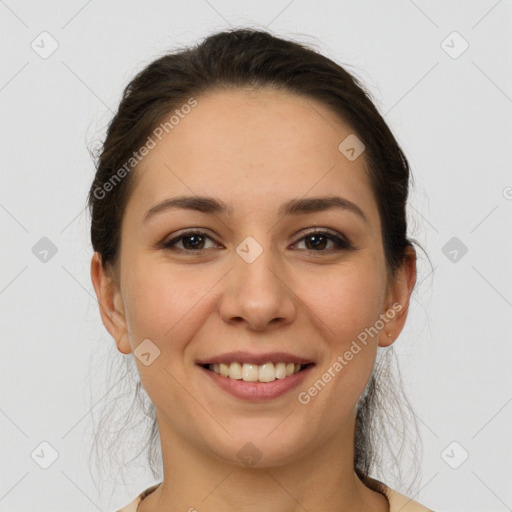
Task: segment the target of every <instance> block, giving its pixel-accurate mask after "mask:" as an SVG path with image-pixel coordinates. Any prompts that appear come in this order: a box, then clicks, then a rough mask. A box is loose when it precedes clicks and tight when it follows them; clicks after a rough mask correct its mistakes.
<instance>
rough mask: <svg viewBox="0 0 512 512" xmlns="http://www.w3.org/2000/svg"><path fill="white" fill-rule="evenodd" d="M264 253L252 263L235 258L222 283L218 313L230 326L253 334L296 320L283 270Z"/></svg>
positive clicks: (290, 291) (290, 293) (264, 251)
mask: <svg viewBox="0 0 512 512" xmlns="http://www.w3.org/2000/svg"><path fill="white" fill-rule="evenodd" d="M279 268H280V266H279V265H278V263H277V261H276V260H275V259H273V258H272V251H271V250H270V249H264V250H263V252H262V253H261V254H260V255H259V256H258V257H257V258H256V259H255V260H254V261H252V262H251V263H248V262H247V261H245V260H244V259H243V258H242V257H240V256H239V255H238V254H235V255H234V268H233V269H232V270H231V271H230V272H229V273H228V275H227V276H226V279H225V288H224V290H223V293H222V295H221V298H220V305H219V311H220V315H221V317H222V319H223V320H224V321H225V322H227V323H229V324H233V325H236V324H242V323H245V324H247V327H248V328H249V329H250V330H252V331H265V330H268V329H274V328H279V327H281V328H282V327H283V326H285V325H289V324H290V323H292V322H293V321H294V319H295V316H296V302H297V301H296V300H295V297H294V294H293V291H292V289H291V287H290V285H289V283H287V279H286V276H285V275H284V272H283V270H282V269H281V271H280V270H279Z"/></svg>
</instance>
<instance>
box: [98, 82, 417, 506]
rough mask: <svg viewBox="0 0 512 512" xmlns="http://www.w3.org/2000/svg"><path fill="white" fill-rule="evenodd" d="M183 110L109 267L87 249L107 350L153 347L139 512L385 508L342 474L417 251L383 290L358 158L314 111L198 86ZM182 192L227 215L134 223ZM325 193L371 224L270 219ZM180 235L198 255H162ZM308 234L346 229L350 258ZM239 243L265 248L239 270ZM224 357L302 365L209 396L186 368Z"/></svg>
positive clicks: (264, 94) (338, 129)
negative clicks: (189, 233) (157, 479)
mask: <svg viewBox="0 0 512 512" xmlns="http://www.w3.org/2000/svg"><path fill="white" fill-rule="evenodd" d="M197 100H198V105H197V106H196V107H195V108H194V109H192V111H191V112H190V114H188V115H187V116H186V117H185V118H184V119H182V120H181V121H180V123H179V124H178V125H176V126H175V127H174V129H173V130H172V131H170V132H169V133H168V134H166V135H165V136H164V138H163V139H162V141H161V142H160V143H158V144H157V146H156V147H155V148H154V149H152V150H151V151H150V153H149V154H148V155H147V156H146V157H145V158H144V160H143V161H142V162H141V163H140V164H139V166H138V167H137V169H136V170H135V171H134V173H135V174H134V176H133V177H134V178H135V179H136V183H135V188H134V192H133V194H132V195H131V197H130V199H129V201H128V204H127V207H126V211H125V213H124V217H123V222H122V230H121V249H120V267H119V269H118V273H117V274H116V273H115V272H109V271H108V269H104V268H103V266H102V264H101V258H100V256H99V254H98V253H95V254H94V256H93V258H92V262H91V277H92V282H93V285H94V289H95V291H96V295H97V297H98V301H99V304H100V313H101V317H102V320H103V323H104V325H105V327H106V328H107V330H108V331H109V333H110V334H111V335H112V337H113V338H114V339H115V341H116V344H117V347H118V350H119V351H120V352H122V353H124V354H128V353H130V352H132V351H134V350H135V348H136V347H137V346H138V344H139V343H141V342H142V340H145V339H150V340H151V342H152V343H153V344H154V345H156V346H157V347H158V349H159V350H160V355H159V357H157V358H156V359H154V361H153V362H152V363H151V364H150V365H148V366H145V365H144V364H142V362H141V361H140V360H139V359H138V358H137V357H136V358H135V361H136V364H137V368H138V371H139V374H140V378H141V381H142V384H143V386H144V388H145V390H146V392H147V393H148V395H149V397H150V398H151V400H152V402H153V404H154V406H155V409H156V413H157V421H158V427H159V431H160V437H161V442H162V456H163V462H164V480H163V484H162V485H160V486H159V487H158V488H157V490H156V491H154V492H153V493H152V494H150V495H149V496H148V497H147V498H146V499H144V500H143V501H142V502H141V504H140V506H139V509H138V510H139V512H150V511H156V510H166V511H178V510H180V511H184V510H189V509H190V508H191V507H194V508H195V509H197V510H201V511H205V512H207V511H212V512H213V511H219V510H223V511H227V512H229V511H235V510H237V511H238V510H244V511H247V512H256V511H260V510H261V508H262V504H263V503H264V504H265V507H264V508H265V510H266V511H267V512H299V511H303V510H304V509H305V510H310V511H311V510H322V511H325V512H328V511H332V512H335V511H336V512H340V511H347V512H348V511H350V512H354V511H366V512H368V511H374V512H377V511H379V512H384V511H386V510H388V504H387V501H386V499H385V498H384V497H383V496H382V495H381V494H379V493H377V492H375V491H373V490H371V489H369V488H367V487H366V486H365V485H364V484H363V483H362V482H361V481H360V480H359V479H358V478H357V476H356V474H355V472H354V468H353V454H354V446H353V435H354V427H355V406H356V404H357V401H358V399H359V397H360V395H361V394H362V392H363V390H364V389H365V386H366V384H367V382H368V379H369V377H370V374H371V370H372V368H373V366H374V363H375V357H376V352H377V347H378V346H379V345H380V346H382V347H384V346H388V345H390V344H391V343H393V341H394V340H395V339H396V338H397V336H398V335H399V333H400V332H401V330H402V328H403V325H404V323H405V320H406V316H407V309H408V305H409V300H410V294H411V291H412V289H413V287H414V284H415V281H416V255H415V252H414V249H412V248H411V249H410V250H409V251H408V253H407V257H406V259H405V262H404V264H403V266H402V268H401V269H399V271H398V273H397V274H396V278H395V279H394V280H393V281H390V280H388V274H387V272H386V266H385V259H384V251H383V246H382V238H381V224H380V218H379V213H378V209H377V203H376V200H375V197H374V195H373V192H372V190H371V188H370V182H369V181H368V178H367V176H366V172H365V169H364V165H365V160H364V153H363V154H362V155H361V156H360V157H359V158H357V159H356V160H354V161H349V160H348V159H347V158H346V157H345V156H344V155H343V154H342V153H341V152H340V151H339V150H338V145H339V144H340V142H341V141H342V140H344V139H345V138H346V137H347V136H348V135H349V134H351V133H353V130H351V128H350V127H349V126H348V125H347V124H345V123H343V122H342V121H341V120H340V119H339V118H338V116H337V115H336V114H334V113H333V112H332V111H330V110H329V109H328V108H327V107H325V106H323V105H322V104H320V103H318V102H316V101H313V100H310V99H306V98H303V97H300V96H296V95H293V94H290V93H288V92H283V91H276V90H258V91H250V90H245V89H244V90H242V89H237V90H231V91H210V92H209V93H207V94H206V95H203V96H201V97H198V98H197ZM182 194H183V195H208V196H214V197H216V198H219V199H221V200H222V201H224V202H225V203H227V204H228V205H229V207H230V210H231V211H230V213H229V215H223V214H207V213H201V212H197V211H190V210H183V209H172V210H167V211H164V212H161V213H160V214H158V215H155V216H154V217H152V218H151V219H150V220H149V221H148V222H144V221H143V217H144V214H145V212H146V211H147V210H149V209H150V208H151V207H152V206H154V205H155V204H156V203H158V202H160V201H162V200H164V199H166V198H170V197H174V196H177V195H182ZM333 194H335V195H339V196H342V197H345V198H346V199H349V200H350V201H352V202H354V203H356V204H357V205H358V206H359V207H360V208H361V209H362V210H363V212H364V213H365V215H366V216H367V218H368V223H365V222H364V221H363V220H362V219H361V218H359V217H358V216H357V215H355V214H354V213H352V212H350V211H347V210H341V209H331V210H325V211H321V212H315V213H308V214H302V215H298V216H289V217H284V218H283V217H280V216H279V215H278V213H277V210H278V206H279V205H280V204H281V203H283V202H285V201H287V200H290V199H294V198H302V197H312V196H327V195H333ZM185 228H197V229H199V228H200V229H201V230H202V231H205V232H206V234H207V235H208V236H210V237H211V239H209V238H205V239H204V245H201V244H199V247H200V251H199V252H198V249H194V248H193V247H194V246H193V245H192V244H190V241H191V240H190V239H186V240H184V239H181V241H180V240H179V241H178V242H177V244H176V247H177V248H179V249H181V250H182V252H181V253H180V252H179V251H177V250H175V251H174V252H173V251H172V250H171V249H165V248H162V247H161V245H159V244H160V243H161V242H164V241H166V240H171V239H172V238H174V237H175V236H178V235H181V231H183V230H184V229H185ZM311 228H325V230H327V231H328V232H332V233H338V234H341V235H344V236H346V237H347V238H348V239H349V241H350V242H351V244H352V245H353V246H354V249H353V250H346V249H339V250H335V248H336V246H335V244H334V243H333V242H330V241H327V242H326V243H327V244H328V245H325V246H324V245H322V244H320V248H318V249H315V246H314V244H313V243H308V241H309V242H311V238H304V236H305V235H306V232H307V230H309V229H311ZM180 230H181V231H180ZM179 231H180V232H179ZM178 232H179V233H178ZM247 236H252V237H253V238H254V239H255V240H256V241H257V242H258V243H259V244H260V246H261V247H262V249H263V252H262V254H261V255H260V256H259V257H258V258H257V259H256V260H255V261H254V262H252V263H247V262H246V261H245V260H244V259H242V258H241V257H240V256H239V255H238V253H237V252H236V248H237V246H238V245H239V244H240V243H241V242H242V241H243V240H244V239H245V238H246V237H247ZM184 242H185V243H186V242H189V245H184ZM191 247H192V248H191ZM187 248H188V251H189V253H191V254H185V253H184V251H185V250H186V249H187ZM194 250H195V251H196V252H193V251H194ZM394 303H398V304H400V305H401V306H402V309H401V311H400V312H398V313H397V314H395V316H394V317H393V318H392V319H391V320H389V321H388V322H387V323H386V324H385V327H384V328H383V329H382V330H381V331H380V332H379V333H378V334H377V335H375V336H374V337H373V338H369V341H368V343H367V345H366V346H365V345H361V346H362V350H361V351H360V352H359V353H358V354H357V355H355V356H354V358H353V359H352V360H351V361H350V362H349V363H348V364H347V365H346V366H345V367H344V368H343V370H342V371H341V372H338V373H337V374H336V377H335V378H333V379H332V380H331V381H330V382H329V383H328V384H327V385H326V386H325V387H324V389H323V390H322V391H321V392H319V393H318V394H317V395H316V396H314V397H312V398H311V400H310V402H309V403H308V404H306V405H303V404H300V403H299V402H298V400H297V394H298V393H299V392H300V391H304V390H307V389H308V388H309V387H311V386H312V385H313V383H314V382H315V381H317V380H318V379H319V378H320V377H321V375H322V374H323V373H324V372H325V371H327V369H328V368H329V367H330V366H332V364H333V363H334V362H335V361H336V358H337V357H338V356H339V355H343V353H344V352H345V351H346V350H348V349H349V347H350V345H351V343H352V341H353V340H355V339H356V338H357V335H358V334H359V333H361V332H362V331H364V329H365V328H368V327H370V326H373V325H374V324H375V322H376V321H377V320H378V319H379V315H380V314H382V313H385V312H386V311H388V310H390V309H392V305H393V304H394ZM388 334H390V335H391V336H388ZM232 350H247V351H251V352H258V353H261V352H266V351H288V352H292V353H295V354H299V355H303V356H306V357H309V358H310V359H311V360H312V361H314V362H315V364H316V366H315V367H314V368H313V371H312V372H311V374H310V375H309V376H308V378H307V380H306V381H305V383H304V384H302V385H301V386H300V387H299V388H298V389H294V390H292V391H290V392H288V393H286V394H285V395H284V396H281V397H279V398H277V399H273V400H267V401H264V402H260V403H255V402H247V401H243V400H241V399H238V398H235V397H233V396H231V395H229V394H227V393H226V392H225V391H223V390H221V389H220V388H218V387H217V386H214V385H213V384H212V383H211V381H210V379H209V378H208V375H204V373H203V371H202V370H201V369H200V368H198V366H197V365H196V364H195V361H196V360H198V359H203V358H207V357H212V356H214V355H217V354H221V353H224V352H229V351H232ZM248 441H250V442H252V443H253V444H254V445H255V446H256V447H257V448H258V450H259V451H260V452H261V454H262V455H261V459H260V460H259V462H258V463H257V464H256V465H254V466H247V465H244V463H242V461H241V460H240V459H239V458H238V457H237V453H238V451H239V450H240V449H241V448H242V447H243V446H244V445H245V444H246V443H247V442H248Z"/></svg>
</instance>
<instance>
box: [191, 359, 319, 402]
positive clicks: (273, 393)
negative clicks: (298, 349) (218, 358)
mask: <svg viewBox="0 0 512 512" xmlns="http://www.w3.org/2000/svg"><path fill="white" fill-rule="evenodd" d="M313 366H314V365H309V366H307V367H306V368H304V369H303V370H302V371H300V372H299V373H294V374H293V375H290V376H289V377H285V378H284V379H275V380H273V381H271V382H246V381H244V380H242V379H231V378H229V377H224V376H223V375H219V374H217V373H215V372H212V371H211V370H207V369H206V368H203V367H202V366H199V368H200V369H201V370H203V371H204V372H206V374H207V375H208V376H209V377H210V378H211V379H212V381H213V382H215V383H216V384H218V385H219V386H220V387H221V388H222V389H223V390H224V391H227V392H228V393H231V394H232V395H233V396H236V397H237V398H242V399H244V400H252V401H263V400H271V399H273V398H278V397H280V396H282V395H284V394H285V393H288V391H291V390H292V389H293V388H296V387H297V386H299V384H301V382H302V381H303V380H304V379H305V378H306V377H307V376H308V374H309V372H310V371H311V370H312V368H313Z"/></svg>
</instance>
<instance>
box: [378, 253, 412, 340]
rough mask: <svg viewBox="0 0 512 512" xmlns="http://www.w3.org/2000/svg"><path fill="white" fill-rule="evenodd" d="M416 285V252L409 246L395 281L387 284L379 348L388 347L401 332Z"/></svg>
mask: <svg viewBox="0 0 512 512" xmlns="http://www.w3.org/2000/svg"><path fill="white" fill-rule="evenodd" d="M415 284H416V250H415V249H414V247H412V246H409V247H407V249H406V254H405V257H404V262H403V264H402V266H401V267H400V269H398V270H397V273H396V276H395V279H394V280H393V282H391V283H389V285H388V291H387V295H386V304H385V306H386V308H385V310H384V312H385V313H387V315H386V316H385V317H383V321H384V322H385V325H384V327H383V329H382V330H381V331H380V333H379V346H380V347H388V346H389V345H391V344H392V343H393V342H394V341H395V340H396V339H397V338H398V336H399V334H400V332H401V331H402V329H403V327H404V324H405V320H406V318H407V312H408V310H409V302H410V298H411V293H412V290H413V288H414V285H415Z"/></svg>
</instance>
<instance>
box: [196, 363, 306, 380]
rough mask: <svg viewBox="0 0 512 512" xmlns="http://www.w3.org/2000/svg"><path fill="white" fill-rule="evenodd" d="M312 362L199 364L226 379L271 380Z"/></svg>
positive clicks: (285, 375) (290, 373)
mask: <svg viewBox="0 0 512 512" xmlns="http://www.w3.org/2000/svg"><path fill="white" fill-rule="evenodd" d="M313 365H314V363H308V364H300V363H283V362H278V363H272V362H268V363H265V364H261V365H258V364H251V363H243V364H242V363H239V362H233V363H215V364H208V363H206V364H201V365H199V366H202V367H203V368H205V369H206V370H209V371H211V372H213V373H216V374H217V375H221V376H223V377H226V378H228V379H235V380H243V381H246V382H272V381H274V380H276V379H281V380H282V379H286V378H287V377H290V376H292V375H295V374H296V373H299V372H301V371H303V370H304V369H306V368H308V367H310V366H313Z"/></svg>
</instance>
